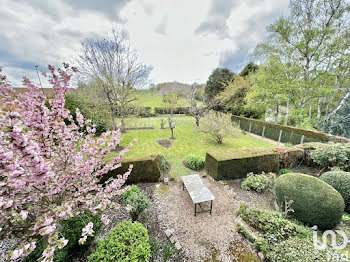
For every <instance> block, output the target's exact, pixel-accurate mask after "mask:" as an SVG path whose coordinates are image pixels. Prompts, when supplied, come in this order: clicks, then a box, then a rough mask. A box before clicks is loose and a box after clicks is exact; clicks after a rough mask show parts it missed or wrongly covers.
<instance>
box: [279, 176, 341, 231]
mask: <svg viewBox="0 0 350 262" xmlns="http://www.w3.org/2000/svg"><path fill="white" fill-rule="evenodd" d="M275 191H276V198H277V203H278V205H279V206H280V207H281V208H282V209H283V210H284V208H285V202H286V200H287V201H290V200H293V203H292V205H291V207H292V209H293V210H294V212H290V213H289V214H290V215H291V216H292V217H294V218H296V219H297V220H299V221H301V222H303V223H306V224H308V225H310V226H313V225H317V226H318V227H319V228H320V229H332V228H334V227H336V226H337V225H338V224H339V222H340V219H341V216H342V214H343V212H344V206H345V204H344V200H343V198H342V196H341V195H340V194H339V192H338V191H337V190H335V189H334V188H333V187H331V186H330V185H329V184H327V183H326V182H324V181H322V180H321V179H319V178H316V177H313V176H309V175H305V174H299V173H289V174H285V175H282V176H280V177H279V178H277V179H276V185H275Z"/></svg>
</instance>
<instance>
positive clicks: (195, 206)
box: [194, 204, 197, 217]
mask: <svg viewBox="0 0 350 262" xmlns="http://www.w3.org/2000/svg"><path fill="white" fill-rule="evenodd" d="M194 216H195V217H196V216H197V204H194Z"/></svg>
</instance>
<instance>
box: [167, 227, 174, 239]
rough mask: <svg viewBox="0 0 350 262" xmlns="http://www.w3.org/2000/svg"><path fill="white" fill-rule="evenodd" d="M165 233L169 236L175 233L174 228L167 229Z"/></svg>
mask: <svg viewBox="0 0 350 262" xmlns="http://www.w3.org/2000/svg"><path fill="white" fill-rule="evenodd" d="M165 235H166V236H167V237H168V238H169V237H171V236H172V235H173V230H172V229H167V230H165Z"/></svg>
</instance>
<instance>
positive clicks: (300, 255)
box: [270, 237, 348, 262]
mask: <svg viewBox="0 0 350 262" xmlns="http://www.w3.org/2000/svg"><path fill="white" fill-rule="evenodd" d="M270 260H271V261H276V262H277V261H278V262H314V261H332V262H338V261H339V262H340V261H348V260H347V259H345V260H343V259H342V258H341V254H340V253H337V252H336V251H334V250H332V249H330V248H326V249H324V250H318V249H315V248H314V245H313V242H312V240H310V239H308V238H305V239H304V238H303V239H302V238H296V237H295V238H290V239H288V240H286V241H282V242H280V243H277V244H276V245H275V246H274V247H273V250H272V252H271V253H270Z"/></svg>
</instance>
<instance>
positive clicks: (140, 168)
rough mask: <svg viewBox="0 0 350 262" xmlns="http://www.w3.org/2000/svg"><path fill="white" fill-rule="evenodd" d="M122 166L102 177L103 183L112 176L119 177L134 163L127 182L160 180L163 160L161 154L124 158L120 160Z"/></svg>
mask: <svg viewBox="0 0 350 262" xmlns="http://www.w3.org/2000/svg"><path fill="white" fill-rule="evenodd" d="M120 163H121V167H119V168H117V169H114V170H112V171H110V172H108V173H107V174H105V175H103V176H102V178H101V183H103V182H105V181H107V180H108V179H109V178H110V177H114V178H117V177H118V175H123V174H124V173H125V172H127V171H128V169H129V166H130V165H133V168H132V171H131V173H130V175H129V177H128V179H127V180H126V183H127V184H133V183H139V182H146V183H147V182H158V181H159V178H160V176H161V170H160V165H161V160H160V156H159V155H150V156H146V157H141V158H133V159H123V160H121V161H120Z"/></svg>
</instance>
